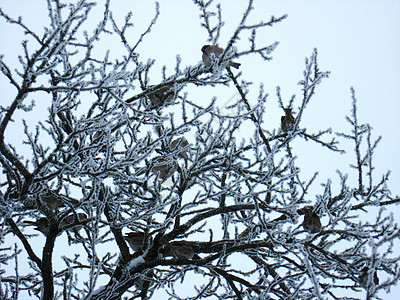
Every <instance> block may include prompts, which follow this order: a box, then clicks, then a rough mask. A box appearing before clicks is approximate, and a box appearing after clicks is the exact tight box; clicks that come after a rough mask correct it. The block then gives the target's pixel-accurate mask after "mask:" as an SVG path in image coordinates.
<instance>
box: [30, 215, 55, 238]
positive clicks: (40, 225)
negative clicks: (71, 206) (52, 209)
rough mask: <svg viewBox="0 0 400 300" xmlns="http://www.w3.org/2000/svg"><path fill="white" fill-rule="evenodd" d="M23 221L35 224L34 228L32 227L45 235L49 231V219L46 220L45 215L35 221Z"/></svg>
mask: <svg viewBox="0 0 400 300" xmlns="http://www.w3.org/2000/svg"><path fill="white" fill-rule="evenodd" d="M24 223H26V224H32V225H35V226H36V228H34V229H35V230H37V231H40V232H41V233H43V234H44V235H46V236H47V235H48V234H49V232H50V226H49V220H47V218H46V217H42V218H39V219H37V220H36V221H24Z"/></svg>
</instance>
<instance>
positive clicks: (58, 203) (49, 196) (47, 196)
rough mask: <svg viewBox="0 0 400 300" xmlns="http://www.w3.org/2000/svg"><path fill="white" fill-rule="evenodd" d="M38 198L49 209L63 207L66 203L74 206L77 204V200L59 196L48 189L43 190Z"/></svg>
mask: <svg viewBox="0 0 400 300" xmlns="http://www.w3.org/2000/svg"><path fill="white" fill-rule="evenodd" d="M61 199H63V200H64V201H62V200H61ZM40 200H42V201H43V202H44V203H46V204H47V205H48V206H49V207H50V208H51V209H57V208H60V207H64V206H65V205H66V203H70V204H72V205H74V206H75V205H78V204H79V201H78V200H75V199H71V198H65V197H61V196H58V195H56V194H55V193H54V192H50V191H47V192H44V193H43V194H42V195H40Z"/></svg>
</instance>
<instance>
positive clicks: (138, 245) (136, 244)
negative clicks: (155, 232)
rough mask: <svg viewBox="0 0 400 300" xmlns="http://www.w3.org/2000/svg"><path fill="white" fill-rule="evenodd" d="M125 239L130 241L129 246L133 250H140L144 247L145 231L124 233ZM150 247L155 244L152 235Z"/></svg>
mask: <svg viewBox="0 0 400 300" xmlns="http://www.w3.org/2000/svg"><path fill="white" fill-rule="evenodd" d="M124 238H125V240H126V241H127V242H128V244H129V246H130V247H131V248H132V250H133V251H135V252H136V251H139V250H140V249H142V247H143V244H144V232H140V231H136V232H128V233H127V234H126V235H124ZM149 243H150V247H151V246H152V245H153V239H152V238H151V237H150V241H149Z"/></svg>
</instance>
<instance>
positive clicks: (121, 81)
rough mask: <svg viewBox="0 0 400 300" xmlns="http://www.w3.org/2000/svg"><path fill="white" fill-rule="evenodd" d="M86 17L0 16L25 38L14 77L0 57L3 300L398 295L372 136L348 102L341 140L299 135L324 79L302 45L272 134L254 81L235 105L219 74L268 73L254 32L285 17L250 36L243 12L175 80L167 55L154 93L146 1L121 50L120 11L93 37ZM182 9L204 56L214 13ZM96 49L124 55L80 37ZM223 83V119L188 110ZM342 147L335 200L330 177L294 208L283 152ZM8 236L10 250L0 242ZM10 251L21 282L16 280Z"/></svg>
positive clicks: (391, 225)
mask: <svg viewBox="0 0 400 300" xmlns="http://www.w3.org/2000/svg"><path fill="white" fill-rule="evenodd" d="M94 5H95V4H94V3H91V2H88V1H84V0H82V1H77V2H76V3H71V4H69V5H66V4H62V3H61V2H60V1H58V0H54V1H51V0H49V1H48V11H49V16H50V21H51V22H50V24H49V25H48V27H46V28H45V29H44V33H43V34H38V33H35V32H33V31H32V30H31V29H30V27H29V26H28V25H26V24H25V23H23V21H22V19H16V18H13V17H11V16H9V15H8V14H6V13H5V12H3V11H2V10H1V11H0V15H1V16H2V18H4V19H5V20H7V21H8V22H10V23H13V24H15V25H16V26H17V27H19V28H20V29H22V30H23V31H24V32H25V33H26V35H27V38H28V40H27V41H23V42H22V46H23V49H24V55H23V56H20V57H19V61H20V63H21V66H20V69H19V70H16V71H12V68H11V67H10V66H9V64H8V63H7V61H6V59H5V58H4V57H2V58H1V60H0V63H1V71H2V74H3V78H6V79H7V80H8V81H9V83H10V84H11V85H12V86H13V87H15V88H16V93H15V98H14V99H13V100H10V102H9V103H6V104H5V105H4V106H2V115H1V125H0V153H1V155H0V159H1V160H0V161H1V165H2V170H3V174H5V177H4V179H3V177H2V179H1V180H2V181H1V198H0V200H1V218H2V220H4V222H2V223H3V224H4V225H3V227H2V235H1V236H2V242H3V243H5V244H6V246H5V247H3V248H2V252H3V253H2V263H3V264H6V263H14V265H15V273H14V274H12V273H10V272H5V271H3V274H2V278H1V290H0V291H1V296H2V298H14V299H17V298H18V296H19V295H21V294H22V293H29V295H30V296H32V297H33V296H37V297H40V298H43V299H53V298H64V299H78V298H79V299H121V297H126V296H127V297H130V299H132V298H142V299H147V298H151V297H152V296H153V295H154V297H156V295H157V293H158V292H159V291H164V292H165V293H168V295H169V297H170V298H172V299H182V297H185V296H187V295H188V294H182V293H180V291H179V290H180V286H181V285H185V286H186V287H187V286H190V288H189V289H190V292H187V291H186V292H187V293H191V295H193V297H188V299H215V298H217V299H229V298H234V299H308V298H318V299H322V298H323V297H324V298H325V297H329V298H331V299H337V298H340V297H341V296H340V295H342V294H341V293H343V291H346V293H353V294H354V298H355V297H358V298H359V297H360V296H361V295H364V294H366V295H367V296H366V298H367V299H371V298H374V297H378V296H377V293H378V292H379V291H381V290H386V291H388V290H389V289H390V287H391V286H393V285H395V284H397V282H398V280H399V258H398V256H396V255H395V254H394V253H393V247H394V242H395V240H396V239H398V236H399V228H398V225H397V224H396V223H395V222H394V219H393V216H392V215H391V214H390V213H388V212H387V211H385V207H389V206H390V205H392V204H395V203H398V202H399V200H400V199H399V198H398V197H394V198H392V197H391V196H390V191H389V190H388V188H387V186H386V182H387V181H388V179H389V173H387V174H384V175H383V176H382V178H381V180H379V181H375V177H374V176H373V169H374V165H373V154H374V152H375V150H376V148H377V145H378V143H379V140H380V138H377V139H376V140H374V139H373V137H372V130H371V126H370V125H368V124H360V123H359V121H358V115H357V101H356V96H355V91H354V90H353V89H352V90H351V95H352V100H353V101H352V111H351V114H350V116H348V117H347V121H348V123H349V125H350V128H349V132H348V133H339V134H338V135H337V136H338V139H337V138H336V137H335V136H333V135H332V133H331V130H330V129H327V130H322V131H320V132H318V133H310V132H309V131H308V130H307V129H306V128H302V122H301V120H302V115H303V112H304V111H305V110H306V109H307V105H308V104H309V102H310V101H311V99H312V98H313V95H314V94H315V91H316V88H317V86H318V85H319V84H320V83H321V81H323V80H324V79H325V78H327V77H328V76H329V72H324V71H321V70H320V69H319V66H318V60H317V57H318V55H317V50H314V51H313V52H312V54H311V56H310V58H309V59H307V60H306V65H305V70H304V78H303V79H302V80H301V81H300V82H299V84H300V85H301V87H302V91H303V95H302V99H301V101H300V102H301V103H297V104H295V97H292V98H291V99H290V100H289V101H285V100H284V99H283V97H282V96H281V92H280V89H279V88H277V91H276V95H277V99H278V103H279V105H280V107H281V108H282V118H281V121H282V122H281V124H277V128H275V129H274V130H272V131H269V130H268V129H267V128H264V126H263V120H264V118H265V112H266V108H267V102H266V100H267V96H268V95H267V93H266V92H265V91H264V88H263V86H260V88H259V96H258V98H257V99H256V100H254V99H250V98H249V96H248V95H249V91H250V89H253V87H252V85H251V82H249V81H246V78H245V75H243V74H242V73H241V72H240V69H239V70H236V69H231V68H230V65H232V64H231V63H229V62H230V61H235V62H236V61H238V62H239V61H240V59H241V58H243V57H245V56H247V55H257V56H259V57H260V62H268V60H270V55H271V53H272V52H273V51H274V49H275V48H276V46H277V43H274V44H271V45H263V46H261V47H260V46H258V44H259V41H258V40H257V33H258V31H259V30H262V29H263V28H266V27H271V26H273V25H275V24H277V23H279V22H281V21H283V20H284V19H285V18H286V16H285V15H284V16H281V17H278V18H276V17H271V18H270V20H269V21H268V22H260V23H257V24H251V23H249V21H248V17H249V15H250V13H251V11H252V9H253V1H251V0H250V1H249V2H248V7H247V9H246V10H245V11H244V13H243V18H242V20H240V22H239V25H238V27H237V29H236V31H234V32H233V34H232V37H231V38H230V40H229V42H228V43H227V44H226V45H223V46H224V47H223V49H222V50H218V51H214V52H213V53H206V54H207V55H208V57H206V58H207V60H206V61H207V63H206V64H204V63H199V64H197V65H195V66H187V67H185V68H182V66H181V61H180V59H179V56H178V57H177V61H176V66H175V69H174V72H173V73H172V74H168V73H167V70H166V68H164V69H163V70H162V77H163V79H162V81H161V82H159V83H157V84H154V83H153V84H151V83H150V82H151V76H150V70H152V66H153V64H154V60H149V61H143V60H141V58H140V55H139V52H138V49H139V45H140V44H141V43H142V42H143V40H144V39H149V38H151V30H152V29H153V27H154V25H155V24H156V22H157V19H158V16H159V13H160V12H159V6H158V4H156V8H155V12H156V13H155V16H154V18H153V20H152V21H151V22H150V24H149V25H148V28H147V29H146V30H145V31H144V32H143V33H142V34H141V35H140V36H139V38H138V39H137V40H136V41H133V42H132V40H131V39H130V32H131V29H132V28H134V27H133V23H132V15H131V14H130V13H128V14H127V16H126V18H125V20H124V22H123V23H122V24H121V22H120V20H117V19H115V18H114V17H113V15H112V13H111V10H110V2H109V1H106V3H105V7H104V13H103V18H102V19H101V20H100V22H99V23H98V25H97V26H96V28H95V30H94V31H93V33H91V34H90V33H88V32H86V31H84V29H85V24H86V23H87V22H88V20H89V18H90V16H91V10H92V9H93V8H94ZM194 5H196V6H197V7H198V9H199V11H200V18H201V26H202V27H203V28H204V29H205V30H206V31H207V34H208V43H209V44H210V45H217V44H218V42H219V39H220V30H221V28H222V26H223V21H222V14H221V8H220V6H218V5H217V6H215V7H214V6H212V3H211V1H209V2H204V1H201V0H194ZM246 35H249V37H250V38H249V43H248V44H247V46H243V48H242V47H241V48H240V50H239V49H238V48H239V47H237V46H236V45H237V43H238V40H239V38H240V37H242V36H246ZM109 36H111V37H115V38H117V39H118V40H119V42H120V43H121V44H122V45H123V46H124V49H125V52H124V53H123V54H121V56H120V57H119V58H118V59H115V60H113V59H111V58H110V56H111V55H110V53H109V52H107V53H106V55H105V56H104V57H99V56H96V54H95V53H96V51H95V50H96V49H97V48H98V47H101V46H102V45H101V44H98V43H97V41H99V40H102V39H106V38H108V37H109ZM256 42H257V43H256ZM244 47H246V48H244ZM199 50H200V49H199ZM228 86H229V87H233V88H235V89H236V90H237V92H238V94H239V99H238V100H237V101H235V102H234V103H230V106H228V107H227V108H226V109H228V110H229V111H230V112H231V114H224V113H222V112H221V109H220V107H219V106H218V105H216V98H214V99H213V100H212V101H211V103H208V104H207V105H199V104H197V103H195V102H193V101H191V100H190V97H189V95H190V93H191V92H193V91H194V90H195V91H197V92H198V91H201V90H203V89H216V88H218V87H228ZM139 90H140V91H139ZM33 97H36V98H37V99H39V98H40V99H45V100H49V103H50V104H49V106H48V107H47V109H48V111H47V114H48V115H47V117H46V119H45V121H40V122H39V123H37V124H32V122H29V120H24V119H22V118H20V117H18V116H19V115H20V114H22V113H24V114H26V115H27V116H29V115H30V113H31V112H32V109H33V108H34V106H35V103H34V102H33V101H32V102H31V103H29V100H32V98H33ZM45 100H43V101H42V102H44V101H45ZM286 102H288V103H286ZM38 105H43V104H41V103H39V104H38ZM12 121H14V122H16V123H19V124H22V125H23V126H24V132H25V137H24V143H25V144H26V145H29V147H30V153H29V154H24V155H22V154H21V152H20V151H19V149H18V147H17V146H16V145H12V144H10V143H8V142H7V137H8V136H9V135H11V134H12V132H11V131H10V130H9V128H10V126H11V125H10V124H11V122H12ZM33 126H34V127H33ZM244 128H245V132H246V134H245V136H243V137H241V135H240V134H239V131H240V129H244ZM250 132H251V134H249V133H250ZM342 138H344V139H348V140H350V141H352V142H353V144H354V154H355V163H354V165H353V166H352V167H353V168H354V169H355V170H356V171H357V184H356V185H355V186H353V184H351V183H349V180H348V175H346V174H345V172H344V171H340V172H338V179H337V181H338V182H337V183H338V184H337V186H338V187H336V185H334V184H333V182H332V180H329V181H327V182H324V183H323V189H322V190H321V191H320V193H319V194H316V195H310V192H309V191H310V187H311V186H312V185H314V184H315V181H316V178H317V173H315V174H314V176H312V178H309V179H304V178H303V175H302V172H300V169H299V168H298V166H297V165H296V157H299V156H301V151H297V149H296V148H295V147H293V141H294V140H295V139H302V140H304V141H306V142H307V143H317V144H318V145H320V147H321V149H322V150H325V151H333V152H337V153H341V152H343V151H344V150H343V149H341V146H340V144H339V143H340V139H342ZM27 155H29V156H27ZM363 215H364V216H367V217H368V218H369V221H363V220H365V219H363V218H361V216H363ZM375 215H376V217H375V218H374V220H372V216H375ZM32 227H35V229H36V230H37V231H39V233H38V234H35V235H33V234H32V231H31V230H32ZM13 236H16V237H17V238H18V239H19V242H18V243H16V245H15V246H9V242H8V241H10V240H11V238H12V237H13ZM66 241H67V242H68V243H67V244H66V243H65V242H66ZM36 245H40V248H42V254H41V255H40V254H39V253H38V251H35V247H36ZM58 245H62V251H61V252H59V251H58V250H57V246H58ZM21 247H22V248H23V249H21ZM26 256H27V257H28V263H29V267H30V269H29V270H21V269H20V268H18V262H19V260H21V259H23V258H24V257H26ZM56 260H59V262H57V263H56ZM195 280H198V281H197V282H196V281H195ZM354 298H351V299H354ZM349 299H350V298H349Z"/></svg>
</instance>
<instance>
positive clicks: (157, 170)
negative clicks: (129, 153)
mask: <svg viewBox="0 0 400 300" xmlns="http://www.w3.org/2000/svg"><path fill="white" fill-rule="evenodd" d="M153 164H154V165H153V168H152V169H151V171H152V172H153V173H154V174H158V176H159V177H160V178H161V179H162V180H165V179H167V178H168V177H170V176H172V175H173V174H174V172H175V171H176V170H177V169H178V164H177V162H176V161H175V160H167V159H165V158H164V157H161V156H160V157H157V158H155V159H154V160H153Z"/></svg>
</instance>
